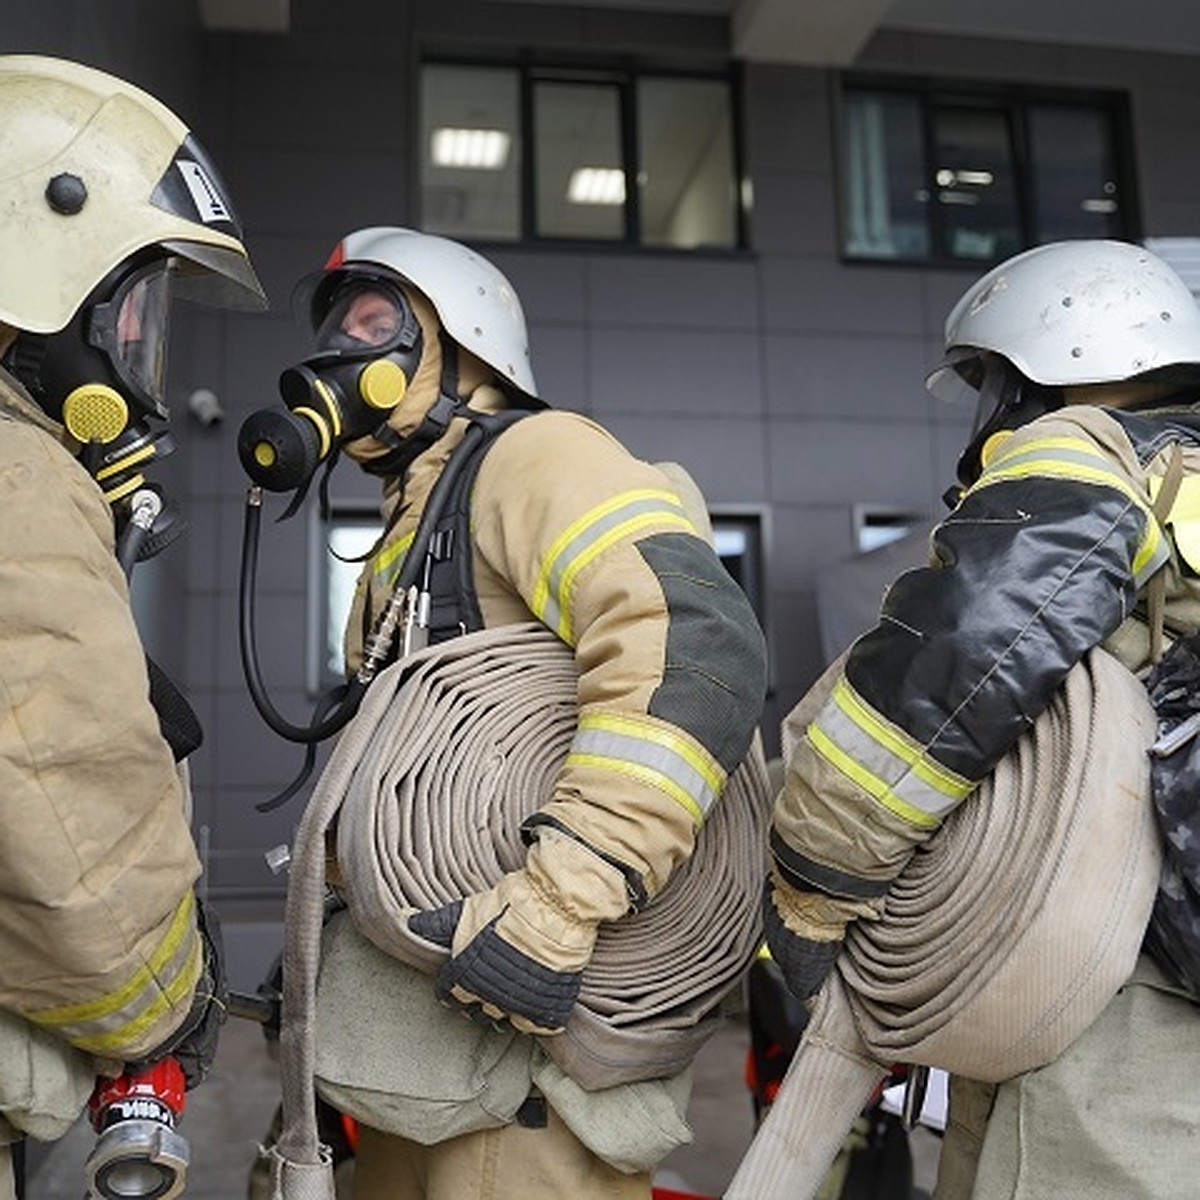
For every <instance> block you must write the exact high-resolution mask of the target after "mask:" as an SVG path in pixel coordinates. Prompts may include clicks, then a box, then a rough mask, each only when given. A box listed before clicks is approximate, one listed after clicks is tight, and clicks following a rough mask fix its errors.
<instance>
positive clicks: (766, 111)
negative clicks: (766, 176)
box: [746, 63, 833, 176]
mask: <svg viewBox="0 0 1200 1200" xmlns="http://www.w3.org/2000/svg"><path fill="white" fill-rule="evenodd" d="M747 77H748V79H749V80H750V82H751V87H750V88H749V89H748V92H747V96H746V153H747V157H748V158H749V160H750V161H751V162H753V163H754V167H755V171H756V172H762V171H770V172H776V173H779V174H816V175H825V176H828V175H829V174H830V173H831V171H832V169H833V142H832V138H833V125H832V116H831V113H830V108H829V97H830V89H831V76H830V72H828V71H825V70H819V69H814V68H807V69H806V68H801V67H794V66H783V65H779V64H767V63H754V64H750V65H749V66H748V67H747Z"/></svg>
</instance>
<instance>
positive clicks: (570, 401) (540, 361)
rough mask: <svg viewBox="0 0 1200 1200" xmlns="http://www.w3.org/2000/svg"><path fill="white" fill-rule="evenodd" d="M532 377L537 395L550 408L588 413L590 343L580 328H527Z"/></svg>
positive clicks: (550, 326) (581, 327)
mask: <svg viewBox="0 0 1200 1200" xmlns="http://www.w3.org/2000/svg"><path fill="white" fill-rule="evenodd" d="M529 344H530V347H531V349H532V362H533V377H534V379H535V380H536V381H537V387H538V395H539V396H540V397H541V398H542V399H543V400H545V401H546V403H547V404H549V405H551V406H552V407H554V408H567V409H570V410H571V411H572V412H582V413H590V412H591V411H592V397H591V393H590V391H589V389H588V377H589V370H588V363H589V360H590V355H591V346H590V341H589V338H588V336H587V332H586V329H585V328H584V326H583V325H539V324H537V323H536V322H534V323H532V324H531V325H530V329H529Z"/></svg>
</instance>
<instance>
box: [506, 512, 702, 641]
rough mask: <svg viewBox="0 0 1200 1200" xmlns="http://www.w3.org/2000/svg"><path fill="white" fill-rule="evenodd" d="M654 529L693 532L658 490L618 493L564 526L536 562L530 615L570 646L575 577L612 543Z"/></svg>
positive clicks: (694, 530) (685, 517) (684, 514)
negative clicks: (539, 561) (537, 562)
mask: <svg viewBox="0 0 1200 1200" xmlns="http://www.w3.org/2000/svg"><path fill="white" fill-rule="evenodd" d="M654 528H657V529H664V528H665V529H674V530H679V531H680V532H683V533H695V532H696V527H695V526H694V525H693V524H692V522H691V521H690V520H689V519H688V517H687V513H686V510H685V509H684V507H683V504H682V503H681V502H680V500H679V497H678V496H676V495H675V493H674V492H668V491H663V490H661V489H656V488H641V489H637V490H633V491H628V492H622V493H620V494H619V495H617V496H613V497H612V498H611V499H609V500H606V501H605V502H604V503H603V504H598V505H597V506H596V507H595V508H593V509H590V510H589V511H588V512H586V513H584V514H583V516H581V517H580V518H579V519H578V520H577V521H574V522H572V523H571V524H570V525H568V526H567V528H566V529H564V530H563V532H562V533H561V534H559V536H558V537H557V538H555V539H554V541H553V543H551V545H550V547H549V549H548V550H547V551H546V553H545V555H544V556H543V557H542V561H541V565H540V567H539V570H538V577H537V581H536V582H535V584H534V588H533V595H532V597H531V599H530V603H529V607H530V610H531V611H532V612H533V614H534V615H535V616H536V617H537V618H538V619H539V620H540V621H542V623H543V624H545V625H546V626H547V627H548V628H549V629H552V630H553V631H554V632H555V633H556V634H557V635H558V636H559V637H560V638H562V640H563V641H564V642H566V643H567V644H568V645H574V638H573V634H572V628H571V593H572V590H573V588H574V586H575V579H576V577H577V576H578V574H579V572H580V571H582V570H583V568H584V567H586V566H587V565H588V564H589V563H590V562H592V561H594V560H595V558H596V557H597V556H598V555H600V554H602V553H603V552H604V551H605V550H607V549H608V548H609V547H610V546H612V545H613V544H614V543H616V542H619V541H621V540H622V539H625V538H629V537H633V536H635V535H636V534H638V533H640V532H641V531H642V530H645V529H654Z"/></svg>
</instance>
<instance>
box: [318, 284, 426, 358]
mask: <svg viewBox="0 0 1200 1200" xmlns="http://www.w3.org/2000/svg"><path fill="white" fill-rule="evenodd" d="M406 334H407V335H408V339H409V341H411V340H412V338H413V335H414V334H415V330H414V328H413V318H412V314H411V311H410V310H409V308H408V306H407V305H406V304H405V303H404V300H403V299H402V297H401V295H400V293H399V291H398V290H394V289H391V288H383V287H380V286H378V285H376V284H350V285H347V286H345V287H343V288H342V289H341V290H340V291H339V292H338V293H337V294H335V296H334V298H333V303H332V304H331V305H330V308H329V311H328V312H327V313H326V314H325V318H324V320H323V321H322V322H321V324H320V326H319V327H318V329H317V336H316V345H317V351H318V353H326V354H328V353H338V352H342V351H350V352H360V353H361V352H362V351H364V350H372V351H376V352H378V351H380V350H388V349H391V348H392V347H393V346H395V345H397V344H398V343H399V342H400V341H401V340H402V339H403V338H404V337H405V335H406Z"/></svg>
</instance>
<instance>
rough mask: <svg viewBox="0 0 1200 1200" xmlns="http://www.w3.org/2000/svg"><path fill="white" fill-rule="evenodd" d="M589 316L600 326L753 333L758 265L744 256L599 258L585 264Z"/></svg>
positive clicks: (624, 256)
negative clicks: (756, 266)
mask: <svg viewBox="0 0 1200 1200" xmlns="http://www.w3.org/2000/svg"><path fill="white" fill-rule="evenodd" d="M587 315H588V318H589V320H591V321H593V322H595V323H596V324H598V325H605V324H612V325H620V326H636V327H639V328H648V329H678V328H702V329H712V330H728V329H754V328H756V327H757V325H758V321H759V314H758V305H757V300H756V293H755V271H754V264H753V262H752V261H751V260H750V259H749V258H748V257H746V256H741V255H738V256H731V257H728V258H724V257H721V258H715V257H711V256H709V255H697V256H696V257H695V258H691V257H689V256H686V255H678V254H676V255H670V256H659V255H656V254H647V255H642V256H638V255H631V254H624V253H622V254H608V255H605V254H595V255H593V256H591V257H590V258H589V259H588V261H587Z"/></svg>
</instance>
